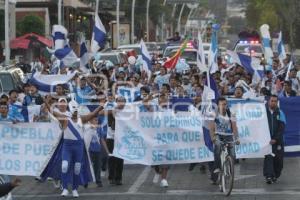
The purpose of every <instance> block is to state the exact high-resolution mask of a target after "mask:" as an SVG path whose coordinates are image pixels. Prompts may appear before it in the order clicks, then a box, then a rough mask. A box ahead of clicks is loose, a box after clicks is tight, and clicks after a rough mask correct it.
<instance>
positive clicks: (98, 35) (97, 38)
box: [91, 14, 106, 54]
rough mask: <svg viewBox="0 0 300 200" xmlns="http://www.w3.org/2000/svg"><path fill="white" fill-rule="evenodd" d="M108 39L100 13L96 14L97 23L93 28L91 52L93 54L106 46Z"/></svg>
mask: <svg viewBox="0 0 300 200" xmlns="http://www.w3.org/2000/svg"><path fill="white" fill-rule="evenodd" d="M105 41H106V31H105V27H104V25H103V24H102V22H101V20H100V18H99V16H98V14H96V15H95V25H94V29H93V36H92V42H91V52H92V53H93V54H95V53H97V51H98V50H99V49H100V48H102V47H104V46H105Z"/></svg>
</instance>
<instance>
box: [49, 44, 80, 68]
mask: <svg viewBox="0 0 300 200" xmlns="http://www.w3.org/2000/svg"><path fill="white" fill-rule="evenodd" d="M54 55H55V57H56V58H57V59H59V60H60V61H61V62H63V65H64V66H67V67H71V66H72V65H73V64H74V63H76V62H78V57H77V55H76V54H75V52H74V51H73V49H71V47H69V45H66V46H65V47H64V48H62V49H57V50H55V52H54Z"/></svg>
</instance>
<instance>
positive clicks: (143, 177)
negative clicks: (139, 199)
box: [127, 166, 151, 194]
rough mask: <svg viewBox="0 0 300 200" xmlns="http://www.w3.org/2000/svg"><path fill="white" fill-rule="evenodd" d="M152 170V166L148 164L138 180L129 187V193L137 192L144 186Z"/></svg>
mask: <svg viewBox="0 0 300 200" xmlns="http://www.w3.org/2000/svg"><path fill="white" fill-rule="evenodd" d="M150 171H151V167H148V166H147V167H145V169H144V170H143V171H142V173H141V174H140V175H139V177H138V178H137V179H136V181H135V182H134V183H133V184H132V186H131V187H130V188H129V190H128V192H127V193H129V194H133V193H137V191H139V188H140V187H141V186H142V184H143V183H144V182H145V181H146V180H147V177H148V175H149V173H150Z"/></svg>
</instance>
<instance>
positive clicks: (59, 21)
mask: <svg viewBox="0 0 300 200" xmlns="http://www.w3.org/2000/svg"><path fill="white" fill-rule="evenodd" d="M62 1H63V0H58V4H57V8H58V11H57V12H58V14H57V15H58V25H61V22H62V21H61V19H62V18H61V7H62Z"/></svg>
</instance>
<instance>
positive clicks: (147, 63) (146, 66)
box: [140, 40, 152, 78]
mask: <svg viewBox="0 0 300 200" xmlns="http://www.w3.org/2000/svg"><path fill="white" fill-rule="evenodd" d="M140 45H141V52H142V59H143V65H142V69H143V70H144V71H146V73H147V74H148V77H149V78H150V76H151V71H152V63H151V56H150V53H149V51H148V49H147V47H146V44H145V42H144V41H143V40H141V42H140Z"/></svg>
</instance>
